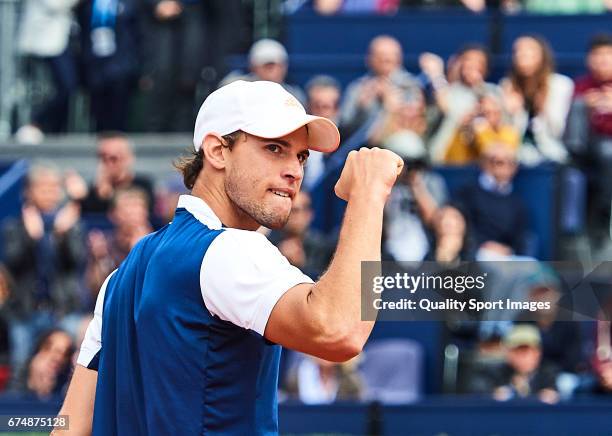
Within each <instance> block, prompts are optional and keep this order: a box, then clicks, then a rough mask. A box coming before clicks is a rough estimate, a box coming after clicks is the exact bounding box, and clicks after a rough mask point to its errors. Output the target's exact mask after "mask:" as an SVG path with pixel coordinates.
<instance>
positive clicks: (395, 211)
mask: <svg viewBox="0 0 612 436" xmlns="http://www.w3.org/2000/svg"><path fill="white" fill-rule="evenodd" d="M384 146H385V148H387V149H389V150H391V151H393V152H395V153H396V154H398V155H399V156H401V157H402V158H403V159H404V169H403V171H402V174H401V175H400V177H399V179H398V182H397V183H396V185H395V186H394V187H393V189H392V191H391V195H390V196H389V200H388V202H387V206H386V207H385V227H384V229H385V230H384V244H383V247H384V249H385V250H386V252H387V253H388V254H390V255H391V256H392V257H393V258H394V259H395V260H396V261H421V260H423V259H424V258H425V256H426V255H427V253H428V252H429V251H430V249H431V247H430V239H431V237H430V235H431V233H430V229H431V225H432V221H433V217H434V215H435V212H436V210H437V208H438V207H440V206H441V205H442V204H444V203H445V202H446V199H447V196H448V194H447V189H446V184H445V183H444V179H442V177H441V176H440V175H438V174H436V173H434V172H433V171H431V170H430V169H429V168H428V166H427V160H426V158H427V152H426V150H425V146H424V145H423V142H422V141H421V139H420V138H419V137H418V136H416V135H415V134H414V133H411V132H403V133H396V134H394V135H393V136H391V137H390V138H389V139H388V140H387V141H386V142H385V144H384Z"/></svg>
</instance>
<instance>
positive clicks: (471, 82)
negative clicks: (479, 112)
mask: <svg viewBox="0 0 612 436" xmlns="http://www.w3.org/2000/svg"><path fill="white" fill-rule="evenodd" d="M432 63H433V62H432ZM451 67H452V69H453V70H456V73H457V75H458V77H457V79H456V81H451V82H450V84H449V83H446V81H445V80H444V78H443V77H442V76H441V72H438V73H436V71H437V70H439V69H440V68H439V67H438V68H433V71H431V70H430V69H429V68H426V71H425V74H427V76H428V77H429V79H430V81H431V82H432V84H433V85H434V98H435V101H436V105H437V106H438V108H439V110H440V111H441V113H442V121H441V124H440V127H439V128H438V130H437V132H436V133H435V134H434V135H433V137H432V138H431V141H430V143H429V152H430V156H431V159H432V162H434V163H441V162H443V161H444V158H445V156H446V154H447V150H448V148H449V145H450V143H451V141H452V139H453V136H454V135H455V133H456V132H457V129H458V128H459V127H460V126H461V124H462V123H463V122H464V121H465V119H466V117H468V116H469V114H470V113H472V112H474V111H475V110H476V107H477V105H478V101H479V100H480V97H481V96H482V95H484V94H488V93H491V92H495V90H496V86H495V85H493V84H490V83H487V82H485V78H486V76H487V74H488V70H489V57H488V53H487V51H486V49H485V48H484V47H482V46H480V45H478V44H469V45H466V46H465V47H463V48H462V49H461V50H460V51H459V53H458V54H457V55H456V57H455V59H454V60H453V65H452V66H451ZM449 68H450V67H449ZM453 74H455V73H453Z"/></svg>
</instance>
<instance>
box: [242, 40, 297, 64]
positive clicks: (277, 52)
mask: <svg viewBox="0 0 612 436" xmlns="http://www.w3.org/2000/svg"><path fill="white" fill-rule="evenodd" d="M287 58H288V55H287V50H285V47H283V45H282V44H281V43H280V42H278V41H275V40H273V39H269V38H264V39H260V40H259V41H257V42H256V43H255V44H253V46H252V47H251V50H249V63H250V64H251V65H265V64H268V63H274V64H285V63H287Z"/></svg>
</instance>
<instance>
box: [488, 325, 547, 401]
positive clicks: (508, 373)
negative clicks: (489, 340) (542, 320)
mask: <svg viewBox="0 0 612 436" xmlns="http://www.w3.org/2000/svg"><path fill="white" fill-rule="evenodd" d="M504 346H505V348H506V353H507V354H506V366H505V367H504V368H503V370H502V371H501V373H500V374H499V375H498V377H499V378H498V380H497V383H496V384H497V387H496V388H495V390H494V391H493V398H495V399H496V400H499V401H506V400H509V399H512V398H526V397H535V398H538V399H539V400H540V401H542V402H545V403H549V404H554V403H556V402H558V401H559V393H558V392H557V390H556V387H555V382H556V376H557V372H556V371H555V370H554V368H552V367H551V366H548V365H546V364H543V363H542V339H541V336H540V332H539V331H538V328H537V327H535V326H533V325H529V324H519V325H516V326H514V327H513V328H512V330H510V332H509V333H508V334H507V335H506V336H505V338H504Z"/></svg>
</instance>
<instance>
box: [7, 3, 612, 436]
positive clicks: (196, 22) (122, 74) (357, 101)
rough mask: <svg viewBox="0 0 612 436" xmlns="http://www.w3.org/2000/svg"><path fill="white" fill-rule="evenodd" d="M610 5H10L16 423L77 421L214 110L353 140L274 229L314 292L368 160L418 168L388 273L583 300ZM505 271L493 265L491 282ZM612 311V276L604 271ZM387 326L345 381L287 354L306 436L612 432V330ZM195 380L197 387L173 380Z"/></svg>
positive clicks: (593, 259)
mask: <svg viewBox="0 0 612 436" xmlns="http://www.w3.org/2000/svg"><path fill="white" fill-rule="evenodd" d="M610 9H612V1H610V0H497V1H495V0H492V1H488V0H284V1H283V0H223V1H222V0H206V1H205V0H160V1H158V0H81V1H79V0H23V1H20V0H0V230H1V231H0V414H16V413H22V414H36V413H50V414H52V413H55V412H56V411H57V410H58V409H59V405H60V402H61V400H62V398H63V395H64V393H65V389H66V383H67V381H68V380H69V377H70V373H71V371H72V367H73V364H74V361H75V355H76V353H78V348H79V345H80V342H81V340H82V337H83V335H84V330H85V328H86V327H87V324H88V322H89V320H90V319H91V312H92V310H93V304H94V302H95V299H96V295H97V292H98V290H99V288H100V285H101V284H102V282H103V280H104V279H105V277H106V276H107V275H108V273H110V272H111V271H112V270H113V269H115V268H116V266H117V265H118V264H119V263H120V262H121V261H122V260H123V258H124V257H125V256H126V254H127V253H128V252H129V250H130V248H131V247H132V246H133V245H134V244H135V243H136V242H137V241H138V240H139V239H140V238H141V237H142V236H144V235H146V234H147V233H149V232H152V231H154V230H155V229H157V228H159V227H161V226H163V225H164V224H166V223H167V222H169V221H170V220H171V219H172V216H173V213H174V208H175V206H176V201H177V198H178V196H179V195H180V194H182V193H185V192H186V190H185V188H184V186H183V184H182V180H181V178H180V177H179V176H178V173H177V172H176V171H175V170H174V169H173V166H172V162H173V161H174V160H176V159H177V157H178V156H180V155H181V154H187V153H189V150H190V147H191V146H190V144H191V131H192V128H193V124H194V120H195V116H196V114H197V110H198V108H199V105H200V104H201V102H202V101H203V100H204V98H205V97H206V96H207V95H208V94H209V93H210V92H212V91H213V90H215V89H216V88H217V87H219V86H221V85H223V84H226V83H229V82H231V81H233V80H237V79H243V80H271V81H275V82H278V83H281V84H282V85H283V86H284V87H285V88H286V89H287V90H288V91H289V92H291V93H292V94H293V95H295V97H296V98H297V99H298V100H300V101H301V102H302V103H303V104H304V105H305V106H306V107H307V109H308V110H309V112H311V113H313V114H316V115H321V116H325V117H328V118H331V119H332V120H334V121H335V122H336V123H337V124H338V126H339V129H340V132H341V135H342V144H341V147H340V148H339V150H338V151H336V152H334V153H332V154H329V155H326V154H322V153H316V152H314V153H311V156H310V158H309V160H308V163H307V165H306V172H305V178H304V183H303V188H304V192H303V193H302V194H300V195H299V196H298V197H297V198H296V201H295V205H294V208H293V211H292V215H291V218H290V220H289V222H288V223H287V226H286V227H285V228H284V229H283V230H281V231H273V232H268V237H269V238H270V240H271V241H272V242H273V243H274V244H276V245H277V246H278V248H279V249H280V250H281V252H282V253H283V254H284V255H285V256H286V257H287V258H288V259H289V260H290V262H291V263H293V264H294V265H296V266H298V267H300V268H301V269H302V270H303V271H305V272H306V273H307V274H310V275H311V276H312V277H313V278H316V277H318V276H319V275H320V274H321V273H322V272H323V271H324V270H325V268H326V266H327V264H328V263H329V260H330V258H331V256H332V254H333V250H334V248H335V241H336V238H337V232H338V229H339V225H340V222H341V219H342V215H343V211H344V206H345V203H344V202H343V201H341V200H339V199H337V198H336V197H335V195H334V194H333V186H334V184H335V181H336V180H337V178H338V176H339V174H340V171H341V169H342V166H343V163H344V160H345V158H346V156H347V154H348V152H349V151H351V150H352V149H355V148H358V147H361V146H364V145H365V146H378V147H384V148H388V149H391V150H393V151H395V152H396V153H398V154H399V155H401V156H402V158H403V159H404V161H405V170H404V172H403V174H402V175H401V176H400V180H399V181H398V184H397V186H396V187H395V188H394V190H393V192H392V194H391V197H390V199H389V203H388V205H387V207H386V210H385V226H384V235H383V258H384V259H385V260H388V261H390V262H397V261H416V262H420V261H439V262H445V263H448V264H451V265H456V264H459V263H460V262H465V261H490V260H494V261H505V263H503V264H502V265H507V264H508V262H514V261H527V262H528V263H529V264H530V268H528V270H521V271H520V272H519V273H516V272H515V271H514V270H511V269H508V268H505V267H499V268H497V269H495V268H493V271H491V272H492V273H494V274H497V275H498V276H499V277H500V279H499V280H500V283H501V285H500V288H499V289H500V296H501V297H503V298H506V297H516V298H521V299H524V300H529V301H537V300H541V299H543V298H544V297H545V296H547V297H550V296H551V295H552V296H555V297H558V298H561V297H562V296H563V294H564V292H566V289H565V287H564V286H563V280H561V279H560V277H559V274H558V273H557V272H556V271H555V269H554V268H551V267H550V266H549V265H547V264H546V263H545V262H546V261H567V262H571V265H573V268H574V269H578V270H580V272H579V274H578V275H580V274H582V275H584V274H587V273H589V272H590V271H591V270H593V268H595V267H596V266H598V265H600V264H601V262H603V261H606V260H609V259H611V258H612V221H611V210H612V14H611V13H610ZM488 265H490V264H488ZM598 271H599V272H600V274H599V277H600V281H601V284H602V286H601V288H600V290H599V291H598V292H599V294H598V296H599V297H600V302H601V303H602V306H605V305H607V304H610V301H611V300H612V299H610V296H612V292H610V291H609V289H608V287H607V286H605V285H607V284H610V283H612V280H610V279H612V273H611V272H610V270H608V269H606V268H603V269H602V268H599V269H598ZM557 317H558V316H557V314H556V313H554V311H552V312H547V313H543V314H542V315H541V316H540V317H539V319H537V320H536V321H531V322H523V321H522V316H521V314H520V313H517V314H516V316H515V317H514V318H513V319H512V320H510V321H503V322H501V321H493V320H494V319H495V314H490V313H489V314H486V313H485V314H483V318H482V320H480V321H479V322H468V321H462V320H457V319H449V320H447V321H446V322H433V321H432V322H381V323H378V324H377V326H376V327H375V329H374V332H373V335H372V337H371V339H370V341H369V343H368V344H367V346H366V349H365V350H364V352H363V353H362V355H361V356H359V357H357V358H355V359H354V360H352V361H350V362H348V363H346V364H342V365H338V364H332V363H329V362H325V361H321V360H319V359H313V358H310V357H307V356H303V355H300V354H298V353H294V352H290V351H287V350H285V352H284V355H283V361H282V368H281V379H280V380H279V392H280V398H281V400H282V403H281V406H280V424H281V432H282V433H286V434H287V433H288V434H299V433H336V434H442V433H444V434H595V433H597V434H603V433H605V432H609V428H608V427H609V426H608V425H607V423H608V422H609V420H608V419H606V418H609V416H610V415H609V410H610V407H612V402H610V398H612V328H611V324H610V322H608V321H590V322H586V321H585V322H563V321H558V320H557ZM168 377H169V378H171V377H172V374H168Z"/></svg>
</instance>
